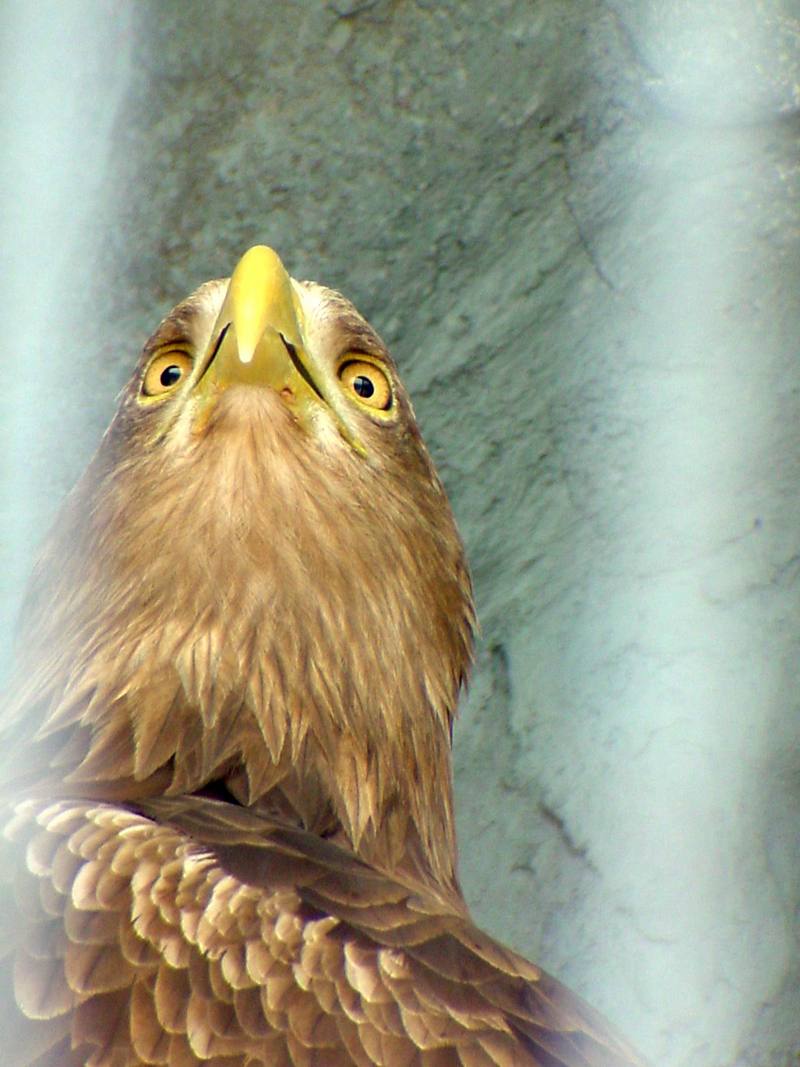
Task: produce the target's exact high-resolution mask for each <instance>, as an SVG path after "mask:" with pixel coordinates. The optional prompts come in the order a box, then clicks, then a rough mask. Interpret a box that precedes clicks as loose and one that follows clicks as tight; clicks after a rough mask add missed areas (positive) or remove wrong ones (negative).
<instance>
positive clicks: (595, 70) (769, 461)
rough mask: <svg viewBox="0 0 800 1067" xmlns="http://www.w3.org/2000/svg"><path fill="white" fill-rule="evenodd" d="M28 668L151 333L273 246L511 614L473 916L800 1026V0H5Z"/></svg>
mask: <svg viewBox="0 0 800 1067" xmlns="http://www.w3.org/2000/svg"><path fill="white" fill-rule="evenodd" d="M0 47H1V48H2V56H3V61H2V65H1V66H0V86H1V87H2V94H3V108H2V115H1V116H0V124H1V125H2V135H3V145H4V148H3V153H2V158H0V181H1V182H2V202H3V206H2V212H0V270H1V271H2V278H3V292H4V314H3V335H4V338H3V342H4V343H3V347H2V355H0V360H1V361H2V362H1V364H0V365H1V366H2V371H3V385H4V388H3V390H2V391H0V463H1V464H2V467H1V468H0V469H1V470H2V478H3V482H2V490H3V491H2V500H1V502H0V506H1V507H2V523H1V525H2V541H0V629H1V630H2V634H3V640H2V648H1V650H0V662H1V664H2V666H1V667H0V671H2V672H4V671H5V670H6V669H7V666H8V663H9V659H10V649H11V636H10V635H11V631H12V627H13V619H14V616H15V613H16V610H17V607H18V603H19V597H20V595H21V589H22V585H23V583H24V579H25V575H26V573H27V571H28V569H29V567H30V564H31V560H32V558H33V555H34V554H35V550H36V545H37V543H38V541H39V540H40V539H41V537H42V535H43V533H44V531H45V529H46V527H47V525H48V524H49V522H50V521H51V520H52V517H53V514H54V511H55V509H56V507H57V505H58V503H59V501H60V499H61V498H62V496H63V494H64V493H65V492H66V491H67V489H68V488H69V486H70V485H71V484H72V482H73V481H74V480H75V479H76V477H77V476H78V474H79V473H80V471H81V469H82V468H83V466H84V465H85V464H86V462H87V460H88V458H89V456H90V455H91V453H92V451H93V449H94V448H95V447H96V445H97V442H98V440H99V438H100V435H101V434H102V431H103V429H104V427H105V425H106V424H107V422H108V420H109V418H110V416H111V414H112V412H113V409H114V405H115V395H116V393H117V391H118V390H119V388H120V387H121V385H122V384H123V382H124V381H125V379H126V378H127V376H128V373H129V371H130V368H131V367H132V365H133V362H134V360H135V358H136V354H137V352H138V351H139V349H140V347H141V345H142V343H143V342H144V340H145V339H146V337H147V336H148V335H149V333H150V332H151V331H152V329H153V327H154V326H155V325H156V323H157V322H158V321H159V319H160V318H161V317H162V316H163V315H164V314H165V313H166V312H167V311H168V310H169V308H170V307H171V306H172V305H173V304H175V303H176V302H177V301H178V300H179V299H181V298H182V297H183V296H185V295H186V294H187V293H189V292H190V291H191V290H192V289H194V288H195V287H196V286H197V285H198V284H199V283H200V282H202V281H204V280H206V279H208V278H211V277H215V276H224V275H227V274H228V273H229V272H230V270H231V268H232V266H233V264H234V263H235V261H236V259H237V257H238V256H239V255H240V254H241V252H243V251H244V250H245V249H246V248H247V247H249V246H250V245H251V244H254V243H257V242H267V243H269V244H272V245H273V246H274V247H276V248H277V249H278V250H279V252H280V253H281V255H282V257H283V259H284V262H285V263H286V265H287V267H288V268H289V270H290V271H291V272H292V273H293V274H294V275H295V276H296V277H300V278H302V277H309V278H313V279H316V280H318V281H321V282H324V283H326V284H328V285H331V286H334V287H336V288H339V289H341V290H342V291H343V292H344V293H345V294H346V295H348V296H349V297H350V298H351V299H353V301H354V302H355V303H356V305H357V306H358V307H359V308H360V310H361V311H362V312H363V313H364V314H365V315H366V317H367V318H369V319H370V320H371V321H372V323H373V324H374V325H375V327H376V328H377V329H378V331H379V332H380V333H381V334H382V335H383V336H384V338H385V339H386V340H387V342H388V343H389V345H390V347H391V348H392V350H393V352H394V354H395V356H396V358H397V360H398V362H399V364H400V367H401V370H402V372H403V374H404V377H405V379H406V382H407V383H408V384H409V386H410V389H411V392H412V395H413V397H414V400H415V405H416V408H417V414H418V416H419V419H420V422H421V424H422V428H423V432H424V434H425V437H426V440H427V442H428V444H429V446H430V448H431V450H432V452H433V454H434V457H435V459H436V462H437V464H438V466H439V470H440V472H441V473H442V475H443V477H444V481H445V483H446V485H447V488H448V491H449V493H450V496H451V499H452V502H453V506H454V509H455V512H456V515H457V518H458V520H459V523H460V527H461V530H462V533H463V536H464V539H465V541H466V544H467V549H468V553H469V557H470V560H471V563H472V568H473V574H474V579H475V583H476V588H477V598H478V607H479V612H480V617H481V622H482V628H483V632H482V639H481V643H480V649H479V655H478V662H477V666H476V670H475V674H474V679H473V683H472V687H471V690H470V693H469V696H468V698H467V699H466V700H465V701H464V704H463V707H462V716H461V721H460V724H459V726H458V729H457V734H456V750H455V761H456V789H457V803H458V811H459V824H460V846H461V873H462V878H463V883H464V889H465V893H466V896H467V899H468V901H469V903H470V904H471V906H472V908H473V911H474V914H475V917H476V919H477V920H478V921H479V922H480V923H481V924H482V925H483V926H485V927H486V928H487V929H488V930H489V931H491V932H492V933H493V934H495V935H496V936H497V937H499V938H501V939H502V940H504V941H506V942H508V943H510V944H511V945H513V946H514V947H515V948H517V949H519V950H520V951H522V952H523V953H525V954H526V955H528V956H530V957H532V958H534V959H536V960H537V961H538V962H539V963H541V964H542V965H543V966H545V967H546V968H547V969H548V970H550V971H551V972H553V973H555V974H556V975H558V976H559V977H560V978H561V979H562V980H563V981H565V982H566V983H567V984H569V985H571V986H572V987H573V988H575V989H576V990H578V991H579V992H580V993H582V994H583V995H584V996H585V997H587V998H588V999H589V1000H590V1001H591V1002H592V1003H594V1004H595V1005H596V1006H597V1007H598V1008H600V1009H601V1010H602V1011H603V1012H605V1013H606V1014H607V1015H608V1016H609V1017H610V1018H611V1019H612V1020H613V1021H614V1022H615V1023H616V1024H617V1025H618V1026H620V1027H621V1028H622V1029H623V1030H624V1031H625V1032H626V1033H627V1034H628V1035H629V1036H630V1038H631V1039H633V1040H634V1041H635V1042H636V1043H637V1044H638V1045H639V1046H640V1047H641V1049H642V1050H643V1051H644V1052H645V1054H646V1055H647V1056H648V1057H649V1058H650V1059H651V1061H652V1062H653V1064H654V1065H659V1067H690V1065H691V1067H745V1065H746V1067H789V1065H791V1064H795V1063H796V1062H797V1056H798V1052H800V962H799V960H800V952H798V947H799V945H798V943H799V942H800V921H799V917H800V755H798V741H800V714H798V713H799V712H800V707H799V705H800V690H799V689H798V684H797V670H798V660H799V658H800V657H799V655H798V654H799V653H800V614H799V612H800V499H799V498H798V488H799V487H800V352H799V351H798V348H799V347H800V286H799V285H798V282H800V202H799V200H798V196H799V195H800V2H798V0H741V2H739V0H724V2H723V0H720V2H713V0H495V2H493V3H491V4H487V3H483V2H478V0H458V2H456V0H330V2H324V0H308V2H303V3H296V2H294V3H292V2H281V0H272V2H270V3H269V4H265V3H262V2H255V0H239V2H237V3H223V2H218V3H203V2H200V0H195V2H191V3H186V2H185V0H181V2H178V0H158V2H149V0H137V2H136V3H132V2H130V0H127V2H123V0H92V2H90V0H64V2H61V3H56V2H55V0H52V2H49V3H48V2H39V0H30V2H22V0H5V2H4V3H3V4H2V6H0Z"/></svg>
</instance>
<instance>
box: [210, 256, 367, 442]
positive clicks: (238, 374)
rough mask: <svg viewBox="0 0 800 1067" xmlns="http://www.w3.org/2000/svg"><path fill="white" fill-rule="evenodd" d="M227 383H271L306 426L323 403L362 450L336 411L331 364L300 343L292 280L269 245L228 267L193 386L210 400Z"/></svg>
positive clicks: (299, 315) (336, 391) (339, 398)
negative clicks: (229, 272) (222, 296)
mask: <svg viewBox="0 0 800 1067" xmlns="http://www.w3.org/2000/svg"><path fill="white" fill-rule="evenodd" d="M231 385H251V386H261V387H267V388H270V389H274V390H275V392H277V393H278V394H279V395H280V397H281V399H282V400H283V402H284V403H285V404H286V405H287V407H288V408H289V409H290V410H291V411H292V413H293V414H294V415H295V417H296V418H297V420H298V422H300V423H301V424H302V425H303V426H304V427H305V428H306V429H310V428H311V426H312V424H313V422H314V419H315V418H316V417H318V416H319V415H320V414H321V413H322V412H323V411H327V413H328V415H329V416H330V415H333V418H334V420H335V422H336V424H337V427H338V429H339V432H340V433H341V434H342V436H343V437H344V438H345V440H347V441H348V442H349V443H350V444H351V445H352V446H353V448H355V449H356V451H358V452H361V453H362V454H363V452H364V449H363V446H362V445H361V443H360V442H359V441H358V440H357V438H356V437H355V435H354V434H353V432H352V430H351V429H350V428H349V427H348V426H347V424H346V422H345V420H344V419H343V417H342V414H343V412H342V406H343V397H342V395H341V391H340V389H339V388H338V383H337V381H336V379H335V377H334V375H333V373H332V370H331V369H330V368H327V367H325V366H323V365H322V364H321V362H320V361H315V360H314V359H313V358H312V356H311V354H310V353H309V352H308V350H307V348H306V345H305V343H304V336H303V323H302V308H301V306H300V304H299V301H298V299H297V296H296V295H295V292H294V288H293V286H292V280H291V278H290V277H289V275H288V273H287V272H286V268H285V267H284V265H283V263H282V262H281V259H280V256H279V255H278V254H277V252H275V251H273V249H271V248H267V247H266V246H265V245H255V246H254V247H253V248H251V249H249V250H248V251H247V252H245V254H244V255H243V256H242V258H241V259H240V260H239V262H238V263H237V265H236V269H235V270H234V272H233V274H232V275H231V280H230V282H229V283H228V291H227V293H226V294H225V300H224V302H223V304H222V308H221V309H220V313H219V315H218V317H217V321H216V323H215V324H214V329H213V330H212V332H211V339H210V341H209V344H208V348H207V349H206V351H205V353H204V354H203V356H202V358H201V360H200V362H199V372H198V375H197V377H196V379H195V385H194V391H195V393H196V394H198V395H199V396H200V397H201V398H202V399H203V400H211V399H212V397H213V396H214V395H215V394H217V393H219V392H220V391H222V390H224V389H226V388H228V387H229V386H231Z"/></svg>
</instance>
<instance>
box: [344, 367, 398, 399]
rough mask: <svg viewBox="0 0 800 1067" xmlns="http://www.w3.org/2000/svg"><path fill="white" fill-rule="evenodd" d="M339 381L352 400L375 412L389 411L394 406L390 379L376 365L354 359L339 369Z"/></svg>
mask: <svg viewBox="0 0 800 1067" xmlns="http://www.w3.org/2000/svg"><path fill="white" fill-rule="evenodd" d="M339 380H340V381H341V383H342V386H343V388H344V391H345V392H346V393H347V394H348V396H350V397H352V399H354V400H356V401H357V402H358V403H359V404H361V405H363V406H364V407H368V408H372V410H373V411H388V410H389V408H390V407H391V406H392V399H393V397H392V386H391V384H390V382H389V379H388V377H387V376H386V375H385V374H384V372H383V371H382V370H381V369H380V367H377V366H376V365H375V364H374V363H368V362H367V361H366V360H364V359H352V360H348V361H347V362H345V363H343V364H342V366H341V367H340V368H339Z"/></svg>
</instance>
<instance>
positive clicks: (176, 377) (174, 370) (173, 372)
mask: <svg viewBox="0 0 800 1067" xmlns="http://www.w3.org/2000/svg"><path fill="white" fill-rule="evenodd" d="M182 376H183V371H182V370H181V368H180V367H177V366H176V365H175V364H174V363H171V364H170V365H169V366H168V367H165V368H164V369H163V370H162V372H161V384H162V385H163V386H164V387H165V388H166V387H167V386H170V385H175V384H176V382H179V381H180V380H181V378H182Z"/></svg>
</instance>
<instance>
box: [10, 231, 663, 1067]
mask: <svg viewBox="0 0 800 1067" xmlns="http://www.w3.org/2000/svg"><path fill="white" fill-rule="evenodd" d="M474 629H475V609H474V605H473V597H472V592H471V586H470V578H469V572H468V568H467V564H466V561H465V556H464V549H463V546H462V542H461V539H460V537H459V534H458V532H457V529H456V526H455V523H454V520H453V516H452V513H451V510H450V507H449V504H448V501H447V498H446V495H445V492H444V489H443V487H442V484H441V482H440V480H439V478H438V476H437V474H436V472H435V470H434V467H433V465H432V462H431V459H430V457H429V454H428V452H427V450H426V448H425V445H424V444H423V441H422V438H421V436H420V432H419V430H418V428H417V424H416V421H415V417H414V412H413V409H412V406H411V402H410V400H409V397H408V394H407V393H406V390H405V388H404V386H403V384H402V382H401V380H400V377H399V375H398V371H397V367H396V366H395V364H394V362H393V361H392V359H391V357H390V355H389V353H388V351H387V349H386V346H385V345H384V343H383V342H382V341H381V339H380V337H379V336H378V335H377V333H376V332H375V331H374V330H373V329H372V327H371V326H370V325H369V324H368V323H367V322H366V321H365V320H364V318H363V317H362V316H361V315H360V314H359V313H358V312H357V311H356V309H355V308H354V307H353V305H352V304H351V303H350V302H349V301H348V300H346V299H345V298H344V297H343V296H341V295H340V294H339V293H337V292H335V291H333V290H331V289H328V288H325V287H323V286H321V285H318V284H316V283H312V282H298V281H296V280H294V279H293V278H291V277H290V276H289V274H288V273H287V271H286V269H285V267H284V266H283V263H282V262H281V259H280V258H279V256H278V255H277V253H276V252H274V251H273V250H272V249H270V248H267V247H265V246H256V247H254V248H251V249H250V250H249V251H247V252H246V253H245V254H244V256H243V257H242V258H241V259H240V260H239V262H238V264H237V265H236V268H235V270H234V271H233V274H232V276H231V277H230V279H225V280H217V281H211V282H207V283H206V284H204V285H202V286H200V288H199V289H197V291H196V292H194V293H193V294H192V295H191V296H190V297H188V299H186V300H184V301H183V302H182V303H180V304H178V305H177V307H176V308H175V309H174V310H173V311H172V312H171V313H170V314H169V315H168V316H167V317H166V318H165V319H164V321H163V322H162V323H161V324H160V325H159V326H158V328H157V329H156V331H155V333H154V334H153V336H152V337H151V338H150V340H149V341H148V342H147V344H146V345H145V347H144V350H143V352H142V354H141V357H140V359H139V360H138V363H137V365H136V368H135V370H134V372H133V375H132V376H131V378H130V381H129V382H128V384H127V386H126V387H125V388H124V390H123V393H122V395H121V399H120V403H119V407H118V410H117V412H116V415H115V417H114V419H113V421H112V423H111V425H110V427H109V429H108V430H107V431H106V434H105V436H104V437H103V440H102V442H101V445H100V447H99V450H98V452H97V454H96V455H95V457H94V459H93V460H92V462H91V463H90V465H89V467H88V469H87V471H86V473H85V474H84V476H83V477H82V478H81V480H80V481H79V483H78V484H77V486H76V487H75V489H74V490H73V491H72V493H71V494H70V495H69V496H68V497H67V499H66V501H65V503H64V505H63V507H62V510H61V512H60V514H59V516H58V518H57V521H56V522H55V525H54V528H53V530H52V532H51V534H50V536H49V539H48V540H46V542H45V546H44V548H43V550H42V553H41V556H40V558H39V560H38V563H37V564H36V566H35V569H34V572H33V575H32V578H31V581H30V586H29V591H28V594H27V597H26V600H25V603H24V607H23V610H22V615H21V621H20V628H19V637H18V642H17V660H16V669H15V672H14V674H13V676H12V684H11V686H10V690H9V694H8V696H7V698H6V701H5V706H4V709H3V723H2V731H3V733H2V741H3V744H2V751H3V760H4V785H3V791H2V810H1V811H0V815H1V819H0V822H1V823H2V838H3V846H2V847H3V850H4V852H3V861H2V876H1V877H2V885H3V894H4V897H3V903H2V923H1V924H0V982H2V986H3V990H2V1010H3V1015H4V1020H5V1026H4V1028H3V1032H4V1038H3V1042H4V1048H3V1062H4V1064H7V1065H12V1067H23V1065H24V1067H33V1065H36V1067H56V1065H58V1067H72V1065H78V1064H85V1065H87V1067H133V1065H137V1067H138V1065H143V1064H161V1065H169V1067H195V1065H213V1067H245V1065H247V1067H312V1065H324V1067H338V1065H358V1067H372V1065H378V1064H380V1065H384V1067H412V1065H420V1067H451V1065H453V1067H455V1065H460V1067H510V1065H531V1067H533V1065H536V1067H641V1065H642V1061H641V1059H640V1058H639V1056H638V1054H637V1053H636V1052H635V1051H634V1050H633V1049H632V1048H631V1047H630V1046H629V1045H628V1043H627V1042H626V1041H625V1040H624V1039H623V1038H622V1037H620V1036H618V1035H617V1034H616V1033H615V1032H614V1031H613V1030H612V1028H611V1027H610V1026H609V1025H608V1024H607V1023H606V1022H605V1021H604V1020H603V1019H602V1018H601V1017H600V1016H599V1015H598V1014H597V1013H595V1012H594V1011H593V1010H592V1009H591V1008H590V1007H589V1006H588V1005H586V1004H585V1003H584V1002H583V1001H582V1000H580V999H579V998H578V997H577V996H575V995H574V994H572V993H571V992H569V991H568V990H567V989H565V988H564V987H563V986H562V985H560V984H559V983H558V982H557V981H556V980H555V979H553V978H551V977H549V976H548V975H547V974H546V973H544V972H543V971H542V970H541V969H540V968H539V967H537V966H535V965H533V964H531V963H528V962H527V961H525V960H524V959H522V958H521V957H520V956H519V955H517V954H516V953H514V952H512V951H511V950H510V949H507V948H505V947H503V946H502V945H500V944H499V943H498V942H496V941H495V940H493V939H492V938H491V937H489V936H488V935H487V934H485V933H483V932H481V931H480V930H479V929H478V928H477V927H476V926H475V924H474V923H473V921H472V920H471V918H470V915H469V912H468V910H467V907H466V904H465V902H464V898H463V896H462V893H461V889H460V887H459V882H458V877H457V870H456V840H455V832H454V818H453V797H452V770H451V739H452V727H453V718H454V715H455V711H456V704H457V699H458V695H459V691H460V690H461V688H462V686H463V685H464V683H465V679H466V677H467V673H468V670H469V666H470V662H471V657H472V645H473V631H474Z"/></svg>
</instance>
